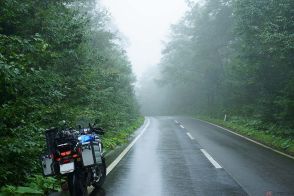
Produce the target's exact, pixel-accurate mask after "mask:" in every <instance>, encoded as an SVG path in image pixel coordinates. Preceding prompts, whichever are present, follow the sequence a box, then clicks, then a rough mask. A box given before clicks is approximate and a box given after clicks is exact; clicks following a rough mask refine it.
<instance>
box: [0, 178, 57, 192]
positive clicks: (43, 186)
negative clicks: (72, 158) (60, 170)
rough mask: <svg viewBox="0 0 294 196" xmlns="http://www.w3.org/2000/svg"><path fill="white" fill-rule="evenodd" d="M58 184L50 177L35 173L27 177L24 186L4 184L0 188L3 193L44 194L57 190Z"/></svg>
mask: <svg viewBox="0 0 294 196" xmlns="http://www.w3.org/2000/svg"><path fill="white" fill-rule="evenodd" d="M59 186H60V184H59V183H58V181H57V180H56V179H54V178H51V177H47V178H45V177H43V176H40V175H35V176H33V177H29V178H28V182H27V183H26V184H25V186H17V187H16V186H11V185H6V186H4V187H2V188H1V194H3V195H44V194H47V193H48V192H50V191H58V190H59V188H58V187H59Z"/></svg>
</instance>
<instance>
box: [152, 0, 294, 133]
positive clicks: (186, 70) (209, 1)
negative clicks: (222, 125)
mask: <svg viewBox="0 0 294 196" xmlns="http://www.w3.org/2000/svg"><path fill="white" fill-rule="evenodd" d="M293 7H294V1H291V0H285V1H273V0H271V1H268V0H233V1H230V0H218V1H216V0H205V1H202V3H195V4H190V9H189V11H188V12H187V13H186V16H185V17H184V18H183V19H182V21H180V22H179V23H178V24H176V25H175V26H173V28H172V36H171V39H170V41H169V42H168V43H167V44H166V47H165V50H164V52H163V58H162V60H161V63H160V67H161V74H160V76H158V77H157V78H156V79H157V80H158V79H159V81H160V84H161V85H162V84H163V85H165V89H167V93H166V97H168V100H167V99H163V100H165V101H163V102H162V104H163V105H164V106H165V108H166V111H167V112H168V113H170V114H171V113H172V114H182V113H183V114H203V115H208V116H211V117H217V118H220V117H222V118H223V116H224V115H225V114H229V115H231V116H232V115H234V116H241V117H242V118H250V119H255V120H254V121H249V123H250V125H249V126H251V127H254V128H256V129H265V130H266V129H268V126H267V124H273V125H275V126H278V127H283V130H280V129H278V130H276V132H277V134H279V135H287V136H289V137H290V136H293V134H294V132H293V130H294V120H293V119H294V107H293V106H294V105H293V100H294V83H293V78H294V75H293V73H294V66H293V62H294V61H293V52H294V48H293V46H294V36H293V27H294V20H293V16H294V14H293V13H294V12H293V11H294V10H293ZM166 100H167V101H166Z"/></svg>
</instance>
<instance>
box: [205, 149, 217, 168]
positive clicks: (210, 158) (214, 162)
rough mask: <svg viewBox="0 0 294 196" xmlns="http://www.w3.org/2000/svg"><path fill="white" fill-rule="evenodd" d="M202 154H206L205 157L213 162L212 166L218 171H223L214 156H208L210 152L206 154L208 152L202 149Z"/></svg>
mask: <svg viewBox="0 0 294 196" xmlns="http://www.w3.org/2000/svg"><path fill="white" fill-rule="evenodd" d="M200 150H201V152H202V153H203V154H204V156H205V157H206V158H207V159H208V160H209V161H210V162H211V164H212V165H213V166H214V167H215V168H216V169H221V168H222V166H220V164H218V162H216V161H215V160H214V159H213V158H212V156H210V154H208V152H206V150H204V149H200Z"/></svg>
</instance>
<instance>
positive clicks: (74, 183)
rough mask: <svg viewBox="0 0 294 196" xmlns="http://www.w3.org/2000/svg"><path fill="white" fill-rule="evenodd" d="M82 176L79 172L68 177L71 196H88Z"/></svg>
mask: <svg viewBox="0 0 294 196" xmlns="http://www.w3.org/2000/svg"><path fill="white" fill-rule="evenodd" d="M81 177H82V176H80V175H79V173H78V172H73V173H71V174H69V175H68V176H67V183H68V189H69V194H70V195H71V196H87V195H88V190H87V186H86V185H85V184H84V183H83V179H82V178H81Z"/></svg>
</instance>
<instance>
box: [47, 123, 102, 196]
mask: <svg viewBox="0 0 294 196" xmlns="http://www.w3.org/2000/svg"><path fill="white" fill-rule="evenodd" d="M103 133H104V132H103V130H102V129H99V128H93V126H91V125H89V128H85V129H81V128H80V130H79V131H76V130H74V129H71V128H66V129H62V130H58V129H56V128H53V129H49V130H46V132H45V136H46V143H47V153H46V154H45V155H43V156H41V164H42V168H43V174H44V176H58V177H61V176H65V177H66V180H67V184H68V190H69V192H70V195H72V196H84V195H87V194H88V193H87V187H88V186H91V185H92V186H94V187H95V188H100V187H101V186H102V184H103V183H104V181H105V178H106V164H105V159H104V156H103V146H102V143H101V140H100V139H99V135H101V134H103Z"/></svg>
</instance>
